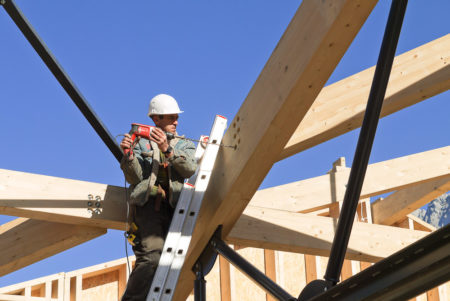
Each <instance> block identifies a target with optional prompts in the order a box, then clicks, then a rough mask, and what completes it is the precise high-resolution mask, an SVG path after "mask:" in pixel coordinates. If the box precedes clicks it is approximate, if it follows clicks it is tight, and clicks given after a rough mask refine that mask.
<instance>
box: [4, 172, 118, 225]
mask: <svg viewBox="0 0 450 301" xmlns="http://www.w3.org/2000/svg"><path fill="white" fill-rule="evenodd" d="M0 183H1V184H0V185H1V186H0V188H1V189H0V214H6V215H14V216H21V217H29V218H33V219H41V220H47V221H54V222H64V223H73V224H83V225H86V226H98V227H102V228H112V229H118V230H124V229H125V222H124V221H125V220H126V216H125V215H126V212H127V211H126V202H125V190H124V189H123V188H122V187H118V186H111V185H105V184H98V183H92V182H85V181H77V180H70V179H63V178H57V177H50V176H43V175H36V174H31V173H25V172H18V171H12V170H5V169H0ZM90 196H91V198H92V199H93V201H92V202H93V205H95V202H96V198H97V197H99V198H100V204H101V208H100V212H99V213H95V212H93V211H92V210H88V202H89V201H90V200H89V198H90Z"/></svg>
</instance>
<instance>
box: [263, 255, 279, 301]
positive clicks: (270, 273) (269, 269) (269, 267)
mask: <svg viewBox="0 0 450 301" xmlns="http://www.w3.org/2000/svg"><path fill="white" fill-rule="evenodd" d="M264 273H265V274H266V276H267V277H269V278H270V279H271V280H273V281H274V282H277V272H276V267H275V251H274V250H264ZM276 300H277V299H276V298H274V297H273V296H272V295H270V294H267V293H266V301H276Z"/></svg>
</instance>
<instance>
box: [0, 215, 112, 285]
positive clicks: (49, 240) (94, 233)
mask: <svg viewBox="0 0 450 301" xmlns="http://www.w3.org/2000/svg"><path fill="white" fill-rule="evenodd" d="M105 233H106V229H104V228H95V227H87V226H74V225H68V224H62V223H49V222H45V221H38V220H32V219H27V218H18V219H16V220H13V221H11V222H9V223H6V224H4V225H1V226H0V276H3V275H6V274H8V273H11V272H13V271H16V270H18V269H20V268H23V267H25V266H27V265H30V264H32V263H35V262H37V261H40V260H42V259H44V258H47V257H50V256H52V255H55V254H58V253H60V252H62V251H65V250H67V249H70V248H72V247H75V246H77V245H79V244H81V243H84V242H86V241H88V240H91V239H93V238H95V237H98V236H100V235H103V234H105Z"/></svg>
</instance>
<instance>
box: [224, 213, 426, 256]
mask: <svg viewBox="0 0 450 301" xmlns="http://www.w3.org/2000/svg"><path fill="white" fill-rule="evenodd" d="M336 226H337V220H336V219H333V218H330V217H322V216H311V215H306V214H301V213H293V212H287V211H282V210H274V209H267V208H258V207H253V206H248V207H247V209H246V210H245V211H244V214H243V215H242V217H241V218H240V219H239V221H238V222H237V223H236V225H235V227H234V228H233V230H232V231H231V232H230V234H229V236H228V237H227V239H226V240H227V242H228V243H233V244H234V243H236V244H239V245H243V246H246V247H254V248H264V249H273V250H280V251H287V252H297V253H304V254H310V255H318V256H329V253H330V249H331V245H332V242H333V238H334V234H335V228H336ZM427 234H428V233H427V232H423V231H416V230H409V229H402V228H397V227H390V226H384V225H375V224H368V223H360V222H356V223H355V224H354V225H353V229H352V234H351V237H350V241H349V245H348V251H347V254H346V258H347V259H352V260H360V261H368V262H376V261H378V260H380V259H382V258H385V257H387V256H389V255H391V254H393V253H394V252H396V251H398V250H400V249H402V248H404V247H406V246H408V245H409V244H411V243H413V242H415V241H417V240H419V239H421V238H423V237H425V236H426V235H427ZM368 237H370V239H369V240H368V239H367V238H368Z"/></svg>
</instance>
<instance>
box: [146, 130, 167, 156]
mask: <svg viewBox="0 0 450 301" xmlns="http://www.w3.org/2000/svg"><path fill="white" fill-rule="evenodd" d="M150 140H152V141H154V142H155V143H156V144H158V147H159V149H160V150H161V151H162V152H165V151H167V149H168V148H169V142H168V141H167V135H166V133H164V132H163V130H161V129H160V128H157V127H155V128H153V130H152V132H151V133H150Z"/></svg>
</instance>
